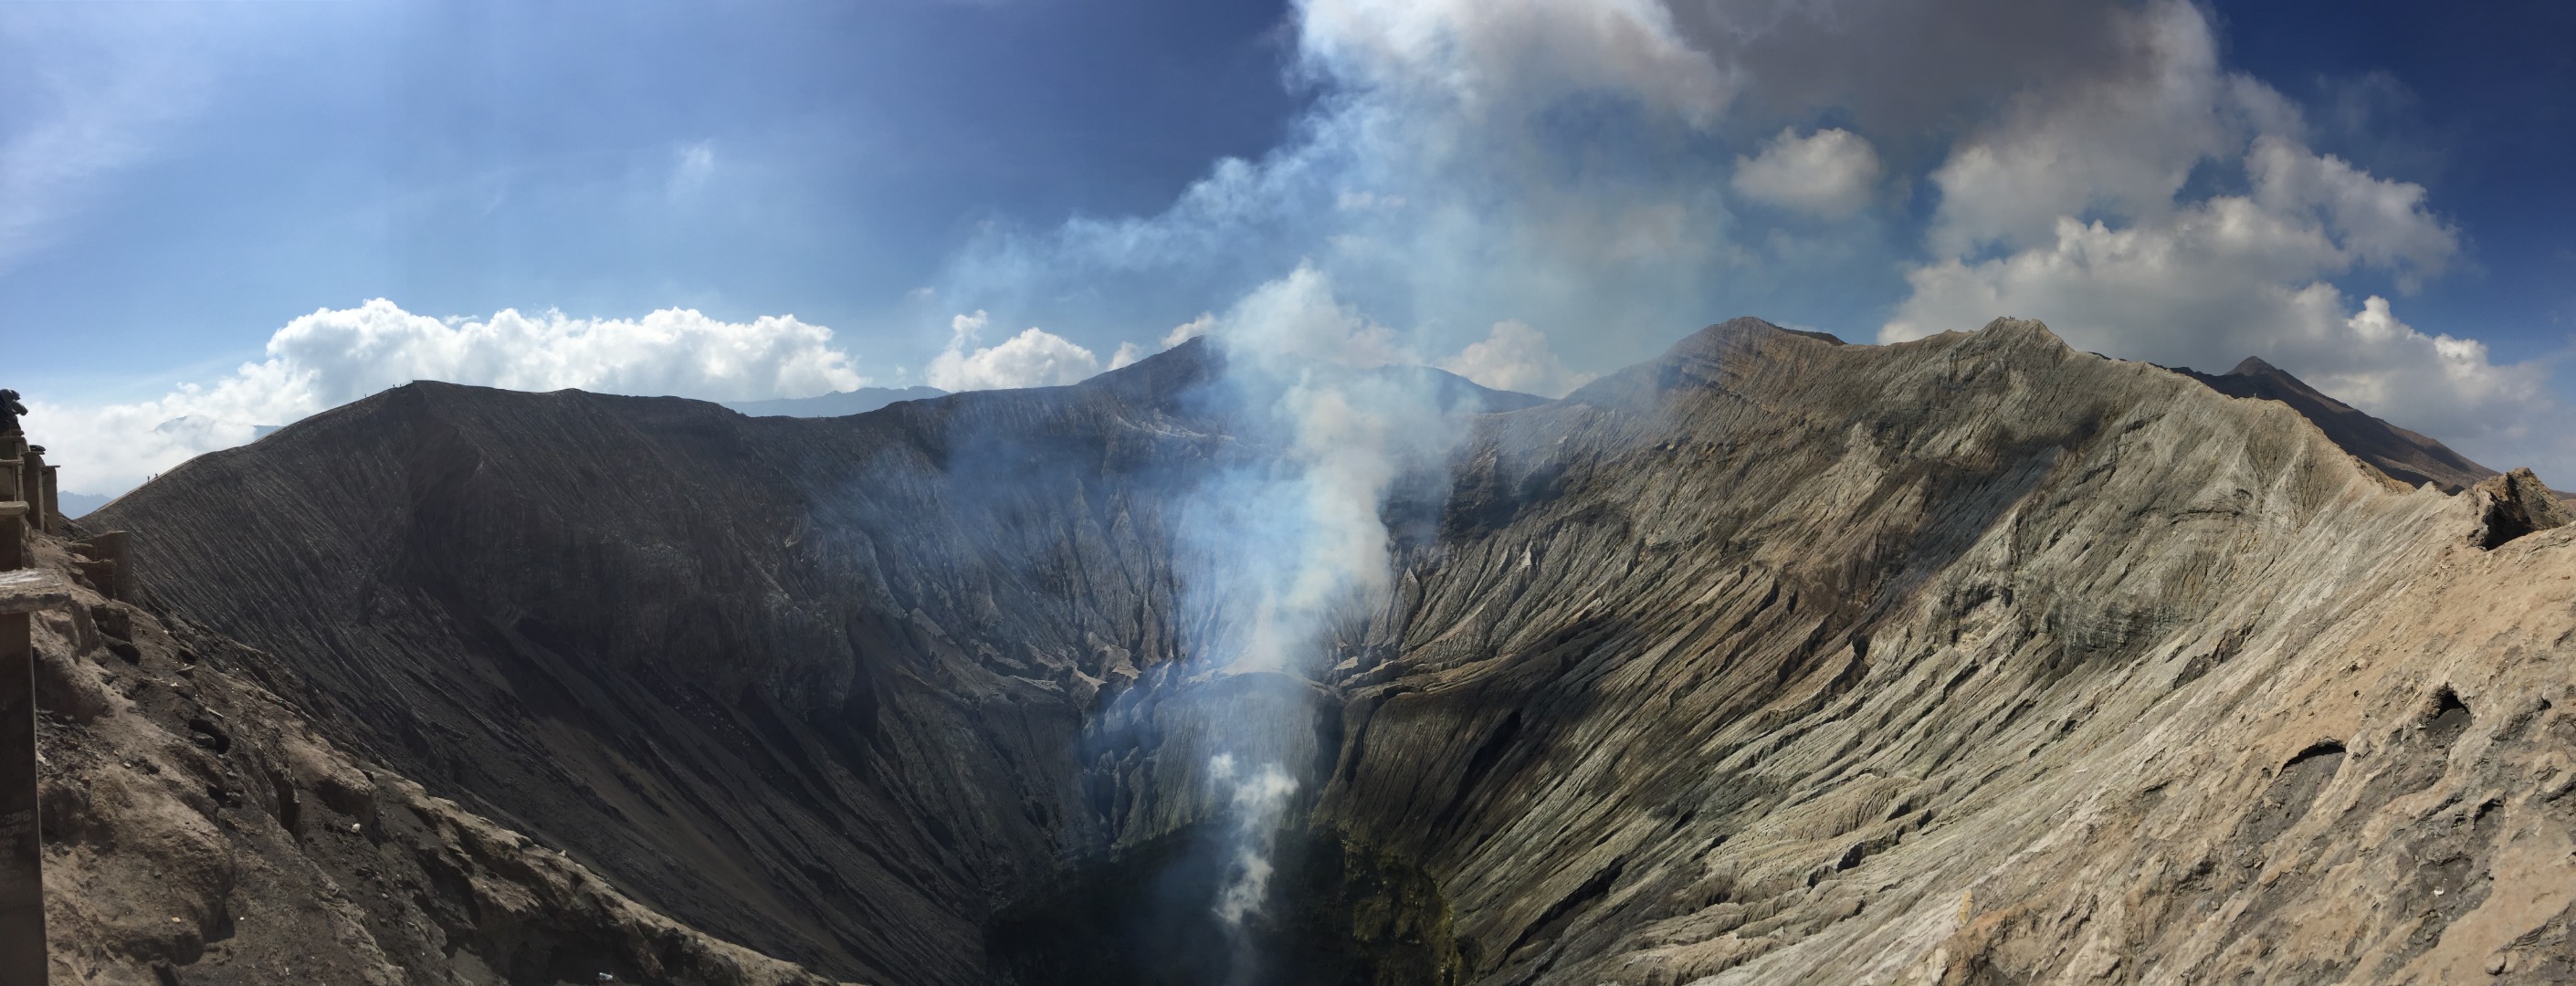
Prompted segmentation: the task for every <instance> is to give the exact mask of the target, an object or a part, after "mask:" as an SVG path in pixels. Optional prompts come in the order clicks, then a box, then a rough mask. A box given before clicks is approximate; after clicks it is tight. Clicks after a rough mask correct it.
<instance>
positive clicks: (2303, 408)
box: [2182, 356, 2496, 493]
mask: <svg viewBox="0 0 2576 986" xmlns="http://www.w3.org/2000/svg"><path fill="white" fill-rule="evenodd" d="M2182 372H2184V373H2187V374H2190V375H2191V378H2192V379H2194V380H2198V381H2200V382H2202V383H2204V384H2208V385H2209V389H2211V390H2215V391H2218V392H2219V393H2222V394H2226V395H2228V396H2230V397H2256V398H2261V399H2263V400H2271V401H2280V402H2281V403H2283V404H2287V405H2290V407H2292V408H2293V409H2296V410H2297V411H2298V412H2299V414H2301V415H2302V416H2305V417H2306V418H2307V419H2308V420H2309V421H2310V422H2312V423H2314V424H2315V425H2316V426H2317V428H2318V430H2320V431H2323V432H2325V433H2326V437H2327V438H2330V439H2333V440H2334V443H2335V444H2337V445H2340V446H2343V449H2344V451H2347V452H2350V453H2352V454H2353V455H2354V456H2356V457H2358V458H2360V459H2361V460H2362V461H2364V462H2367V463H2370V464H2371V465H2373V466H2376V467H2378V468H2379V471H2381V472H2384V473H2387V474H2388V475H2390V476H2392V477H2394V478H2396V479H2397V480H2399V481H2401V482H2404V483H2406V484H2408V485H2416V484H2421V483H2431V484H2433V485H2435V486H2439V487H2441V488H2442V491H2443V492H2445V493H2457V492H2459V491H2461V490H2464V489H2467V488H2469V487H2470V486H2471V485H2474V484H2476V483H2477V481H2479V480H2481V479H2485V478H2487V477H2489V476H2493V475H2495V474H2496V471H2495V470H2493V469H2489V468H2487V467H2485V466H2482V465H2479V464H2477V463H2475V462H2471V461H2469V458H2468V457H2467V456H2464V455H2461V454H2460V453H2458V452H2454V451H2451V448H2450V446H2447V445H2444V444H2442V443H2440V442H2437V441H2434V440H2432V439H2430V438H2426V437H2424V436H2422V435H2419V434H2416V433H2414V432H2411V431H2408V430H2406V429H2404V428H2400V427H2397V426H2396V425H2392V424H2389V423H2388V422H2385V421H2381V420H2379V419H2378V418H2374V417H2371V416H2370V415H2367V414H2363V413H2361V412H2360V411H2358V410H2355V409H2354V408H2353V407H2352V406H2351V405H2349V404H2345V403H2344V402H2342V401H2339V400H2336V399H2334V398H2332V397H2328V396H2326V395H2325V394H2323V393H2321V392H2319V391H2318V390H2317V389H2316V388H2314V387H2310V386H2308V384H2307V381H2304V380H2301V379H2299V378H2297V377H2294V376H2291V375H2290V374H2288V373H2287V372H2284V371H2283V370H2282V369H2281V368H2279V367H2276V366H2273V365H2272V364H2270V363H2266V362H2263V361H2262V360H2261V359H2260V358H2257V357H2253V356H2248V357H2246V358H2245V361H2244V362H2242V363H2238V364H2236V368H2235V369H2233V370H2229V371H2227V373H2226V374H2224V375H2220V376H2212V375H2210V374H2206V373H2200V372H2197V371H2193V370H2190V369H2184V370H2183V371H2182Z"/></svg>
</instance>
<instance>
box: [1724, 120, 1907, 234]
mask: <svg viewBox="0 0 2576 986" xmlns="http://www.w3.org/2000/svg"><path fill="white" fill-rule="evenodd" d="M1879 170H1880V165H1879V161H1878V151H1877V150H1876V149H1875V148H1872V147H1870V146H1869V141H1868V140H1866V139H1864V138H1862V137H1861V135H1859V134H1856V133H1853V132H1851V131H1849V130H1843V129H1840V128H1835V129H1830V130H1819V131H1817V132H1815V133H1813V134H1810V135H1808V136H1805V137H1800V136H1798V131H1797V129H1796V128H1794V127H1792V128H1787V129H1783V130H1781V131H1780V133H1779V135H1778V136H1775V137H1773V138H1771V139H1770V140H1767V141H1764V142H1762V153H1761V154H1760V155H1759V156H1756V157H1751V158H1747V157H1744V156H1743V155H1737V156H1736V158H1735V180H1734V185H1735V192H1736V194H1738V195H1742V196H1744V197H1745V198H1749V199H1752V200H1754V201H1756V202H1763V203H1767V204H1770V205H1776V206H1780V207H1782V208H1789V209H1800V210H1804V211H1807V212H1812V213H1815V214H1817V215H1820V216H1825V217H1828V218H1841V217H1844V216H1849V215H1851V214H1852V213H1854V212H1858V211H1860V207H1861V206H1863V205H1866V204H1868V203H1869V193H1870V188H1871V186H1873V185H1875V184H1876V183H1877V182H1878V175H1879Z"/></svg>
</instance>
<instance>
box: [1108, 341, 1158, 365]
mask: <svg viewBox="0 0 2576 986" xmlns="http://www.w3.org/2000/svg"><path fill="white" fill-rule="evenodd" d="M1166 348H1169V347H1166ZM1144 358H1145V347H1143V346H1139V345H1137V344H1135V343H1132V342H1122V343H1119V344H1118V351H1117V352H1115V353H1111V354H1110V356H1109V368H1110V369H1112V370H1116V369H1120V368H1123V367H1129V366H1134V365H1136V361H1137V360H1141V359H1144Z"/></svg>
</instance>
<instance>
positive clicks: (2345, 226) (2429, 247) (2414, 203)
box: [2245, 134, 2460, 290]
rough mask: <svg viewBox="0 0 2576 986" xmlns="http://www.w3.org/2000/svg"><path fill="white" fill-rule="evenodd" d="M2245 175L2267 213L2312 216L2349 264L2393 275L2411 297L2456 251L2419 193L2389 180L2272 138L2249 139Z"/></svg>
mask: <svg viewBox="0 0 2576 986" xmlns="http://www.w3.org/2000/svg"><path fill="white" fill-rule="evenodd" d="M2245 170H2246V172H2247V173H2248V174H2249V175H2251V176H2252V177H2253V180H2254V200H2255V201H2256V202H2260V203H2262V204H2263V206H2264V207H2265V208H2267V209H2271V210H2274V211H2278V212H2283V213H2290V214H2296V215H2304V216H2310V217H2314V218H2315V219H2316V220H2317V221H2319V222H2321V223H2323V224H2324V225H2325V227H2326V228H2327V229H2328V230H2329V231H2331V232H2332V233H2333V234H2334V236H2335V237H2336V239H2337V240H2338V241H2339V242H2340V243H2341V244H2342V246H2343V249H2344V250H2345V251H2346V252H2347V253H2349V254H2350V255H2351V256H2352V258H2353V259H2355V260H2358V261H2360V262H2362V263H2365V264H2371V265H2375V266H2380V267H2387V268H2391V269H2394V270H2395V271H2396V272H2397V274H2398V277H2399V279H2400V283H2401V284H2402V285H2404V286H2406V287H2408V288H2409V289H2410V290H2411V289H2412V288H2413V286H2414V284H2415V281H2416V280H2417V279H2418V278H2422V277H2429V276H2434V275H2438V274H2440V273H2441V272H2442V269H2443V268H2444V267H2445V266H2447V265H2448V264H2449V263H2450V260H2451V257H2452V256H2453V255H2455V254H2457V253H2459V250H2460V239H2459V235H2458V234H2457V233H2456V232H2454V231H2453V230H2452V229H2451V227H2450V225H2449V224H2447V223H2445V222H2443V221H2442V220H2441V219H2439V218H2437V217H2435V216H2434V215H2433V214H2432V213H2431V212H2429V211H2427V210H2426V208H2425V205H2424V198H2425V196H2424V186H2422V185H2417V184H2415V183H2413V182H2402V181H2388V180H2384V179H2380V178H2374V177H2371V175H2370V173H2369V172H2366V171H2363V170H2361V169H2359V168H2355V167H2353V166H2352V165H2350V164H2347V163H2345V162H2344V161H2343V159H2341V158H2337V157H2335V156H2333V155H2331V154H2328V155H2323V156H2320V155H2317V154H2313V153H2310V152H2309V151H2308V149H2307V148H2306V147H2303V146H2300V145H2299V144H2298V143H2297V142H2296V141H2293V140H2289V139H2287V138H2284V137H2279V136H2275V135H2271V134H2266V135H2264V136H2262V137H2258V138H2255V140H2254V150H2253V152H2252V153H2251V154H2250V155H2248V156H2247V158H2246V162H2245Z"/></svg>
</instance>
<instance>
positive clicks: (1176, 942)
mask: <svg viewBox="0 0 2576 986" xmlns="http://www.w3.org/2000/svg"><path fill="white" fill-rule="evenodd" d="M1228 836H1229V832H1228V830H1227V829H1226V827H1224V826H1223V825H1211V824H1201V825H1196V826H1192V827H1190V828H1187V829H1183V830H1181V831H1179V832H1176V833H1173V834H1171V835H1168V836H1165V837H1162V838H1159V839H1155V840H1152V841H1150V842H1147V843H1145V844H1143V845H1141V846H1137V847H1135V848H1133V849H1131V850H1129V851H1128V852H1126V853H1124V854H1122V855H1120V856H1117V857H1115V858H1112V859H1106V860H1097V861H1093V862H1089V863H1085V864H1081V865H1078V866H1076V867H1075V868H1074V869H1073V870H1071V871H1070V872H1069V873H1068V874H1067V875H1066V876H1065V877H1064V878H1063V879H1061V880H1058V881H1057V882H1056V883H1055V884H1054V885H1052V886H1050V887H1049V888H1047V889H1046V890H1045V891H1043V892H1041V893H1039V894H1037V895H1034V896H1032V897H1030V898H1028V899H1025V900H1022V901H1020V902H1018V903H1016V904H1013V905H1012V906H1010V907H1007V908H1004V909H1003V910H1002V911H1001V912H1000V913H999V914H998V915H996V916H995V918H994V920H993V922H992V924H991V925H990V926H989V928H988V929H987V943H988V945H989V947H990V948H991V949H992V952H991V954H992V956H993V958H994V965H995V966H996V967H997V969H998V970H1000V971H1001V972H1002V973H1003V975H1004V976H1005V977H1006V981H1008V982H1012V983H1016V984H1019V986H1110V984H1117V986H1210V984H1220V983H1221V984H1226V986H1398V984H1403V986H1447V984H1452V983H1460V982H1464V981H1465V980H1466V969H1467V967H1468V965H1469V961H1468V957H1466V956H1463V955H1462V954H1461V953H1460V951H1459V946H1458V944H1457V942H1456V941H1455V940H1454V939H1453V937H1452V935H1451V931H1450V920H1449V914H1448V906H1447V904H1446V903H1445V902H1444V901H1443V900H1442V899H1441V898H1440V896H1439V891H1438V888H1437V886H1436V885H1435V884H1434V883H1433V882H1432V880H1431V878H1430V877H1429V876H1428V875H1426V874H1425V873H1423V872H1422V871H1421V870H1420V869H1419V868H1418V867H1415V866H1412V865H1410V864H1409V863H1407V862H1405V861H1404V860H1401V859H1398V858H1396V857H1393V856H1390V855H1387V854H1384V853H1380V852H1376V851H1374V850H1372V849H1369V848H1368V847H1366V846H1362V845H1359V844H1356V843H1353V842H1348V841H1345V840H1344V839H1342V838H1341V837H1340V836H1339V835H1338V834H1336V833H1332V832H1329V831H1309V830H1303V829H1290V830H1284V831H1282V832H1280V833H1279V836H1278V844H1277V847H1276V849H1275V850H1274V851H1273V852H1272V853H1271V857H1270V858H1271V863H1272V865H1273V866H1274V867H1275V870H1274V872H1273V873H1272V875H1271V878H1270V882H1269V893H1268V896H1267V903H1266V904H1265V906H1264V907H1263V908H1262V910H1261V911H1260V912H1259V913H1256V914H1252V915H1249V916H1247V917H1246V919H1245V921H1244V923H1243V926H1242V927H1241V928H1239V929H1237V928H1231V927H1229V926H1228V925H1227V924H1226V923H1225V922H1224V921H1222V920H1221V919H1219V918H1218V917H1217V914H1216V909H1215V907H1214V904H1215V901H1216V899H1217V896H1218V893H1219V888H1220V887H1221V886H1222V885H1223V883H1224V881H1225V879H1226V878H1227V876H1228V875H1229V867H1230V865H1231V863H1232V860H1233V854H1234V850H1233V846H1232V843H1231V840H1230V839H1229V838H1228Z"/></svg>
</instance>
